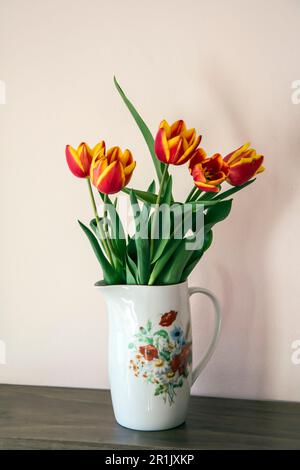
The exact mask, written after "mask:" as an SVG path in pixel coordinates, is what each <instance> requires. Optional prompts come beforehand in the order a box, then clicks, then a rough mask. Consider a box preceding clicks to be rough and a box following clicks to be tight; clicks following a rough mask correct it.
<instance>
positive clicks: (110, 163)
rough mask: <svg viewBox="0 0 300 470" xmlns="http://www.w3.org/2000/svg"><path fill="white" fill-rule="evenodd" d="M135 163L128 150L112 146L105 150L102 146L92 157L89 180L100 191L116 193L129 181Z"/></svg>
mask: <svg viewBox="0 0 300 470" xmlns="http://www.w3.org/2000/svg"><path fill="white" fill-rule="evenodd" d="M135 165H136V162H135V161H134V160H133V158H132V154H131V152H130V150H128V149H126V150H125V151H124V152H122V150H121V149H120V147H112V148H110V149H109V150H108V151H107V152H106V151H105V146H104V147H102V148H100V149H99V151H98V152H96V154H95V156H94V158H93V161H92V164H91V170H90V176H91V181H92V183H93V185H94V186H96V188H97V189H98V190H99V191H100V192H101V193H104V194H114V193H117V192H119V191H120V190H121V189H123V188H124V187H125V186H126V185H127V184H128V183H129V181H130V178H131V176H132V173H133V170H134V168H135Z"/></svg>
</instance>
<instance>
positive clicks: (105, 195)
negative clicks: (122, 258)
mask: <svg viewBox="0 0 300 470" xmlns="http://www.w3.org/2000/svg"><path fill="white" fill-rule="evenodd" d="M107 203H108V196H107V194H104V212H103V227H104V233H105V236H106V240H107V244H108V246H109V249H110V252H111V253H113V252H114V249H113V245H112V241H111V239H110V236H109V231H108V212H107Z"/></svg>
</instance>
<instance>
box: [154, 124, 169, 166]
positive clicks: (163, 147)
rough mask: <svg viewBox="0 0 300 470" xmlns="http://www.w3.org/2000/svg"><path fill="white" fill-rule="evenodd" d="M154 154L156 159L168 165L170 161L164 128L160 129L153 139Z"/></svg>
mask: <svg viewBox="0 0 300 470" xmlns="http://www.w3.org/2000/svg"><path fill="white" fill-rule="evenodd" d="M155 153H156V155H157V158H158V159H159V160H160V161H161V162H163V163H168V162H169V159H170V151H169V146H168V140H167V136H166V131H165V129H164V128H160V129H159V130H158V132H157V134H156V138H155Z"/></svg>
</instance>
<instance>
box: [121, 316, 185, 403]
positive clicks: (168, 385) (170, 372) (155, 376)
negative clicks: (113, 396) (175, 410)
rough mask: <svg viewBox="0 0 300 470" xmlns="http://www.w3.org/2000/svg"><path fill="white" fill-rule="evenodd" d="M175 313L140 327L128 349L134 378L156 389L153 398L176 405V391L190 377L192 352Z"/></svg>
mask: <svg viewBox="0 0 300 470" xmlns="http://www.w3.org/2000/svg"><path fill="white" fill-rule="evenodd" d="M177 314H178V312H176V311H175V310H171V311H170V312H166V313H164V314H163V315H161V316H160V317H159V320H158V322H157V323H156V324H153V323H152V322H151V321H150V320H149V321H148V322H147V324H146V325H145V326H141V327H140V328H139V331H138V333H136V334H135V335H134V340H133V341H132V342H131V343H129V345H128V347H129V349H130V350H131V351H132V356H131V359H130V363H129V368H130V369H131V370H132V372H133V374H134V375H135V377H137V378H140V379H142V380H144V381H145V382H146V383H149V384H152V385H153V386H154V395H156V396H158V395H161V396H162V397H163V399H164V401H165V402H167V401H168V402H169V404H170V405H171V404H172V403H174V398H175V395H176V389H177V388H181V387H182V386H183V383H184V380H186V378H187V377H188V375H189V371H190V367H191V363H192V352H191V342H188V341H187V339H186V337H185V335H184V331H183V329H182V327H181V326H180V325H179V324H178V323H177V322H176V319H177Z"/></svg>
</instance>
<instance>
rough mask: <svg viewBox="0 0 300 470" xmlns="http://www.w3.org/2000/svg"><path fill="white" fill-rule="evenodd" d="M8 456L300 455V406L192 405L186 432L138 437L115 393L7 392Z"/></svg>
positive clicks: (196, 400) (3, 419) (4, 444)
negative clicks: (123, 420)
mask: <svg viewBox="0 0 300 470" xmlns="http://www.w3.org/2000/svg"><path fill="white" fill-rule="evenodd" d="M0 449H116V450H117V449H118V450H121V449H133V450H134V449H150V450H155V449H157V450H159V449H300V403H291V402H273V401H254V400H233V399H226V398H207V397H192V398H191V404H190V410H189V415H188V419H187V421H186V423H185V424H184V425H182V426H180V427H179V428H176V429H172V430H169V431H163V432H162V431H160V432H138V431H131V430H129V429H125V428H123V427H121V426H119V425H118V424H117V423H116V422H115V420H114V416H113V411H112V407H111V400H110V394H109V392H108V391H107V390H90V389H73V388H54V387H31V386H18V385H0Z"/></svg>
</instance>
